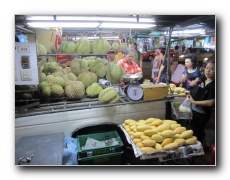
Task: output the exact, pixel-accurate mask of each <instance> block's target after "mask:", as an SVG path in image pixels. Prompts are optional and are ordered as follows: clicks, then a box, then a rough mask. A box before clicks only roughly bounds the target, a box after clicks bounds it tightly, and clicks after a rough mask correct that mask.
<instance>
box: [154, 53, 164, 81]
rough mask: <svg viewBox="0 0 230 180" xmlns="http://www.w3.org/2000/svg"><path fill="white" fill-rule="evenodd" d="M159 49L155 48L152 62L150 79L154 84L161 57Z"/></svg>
mask: <svg viewBox="0 0 230 180" xmlns="http://www.w3.org/2000/svg"><path fill="white" fill-rule="evenodd" d="M160 53H161V50H160V49H156V50H155V51H154V56H155V57H154V60H153V62H152V80H153V84H156V79H157V77H158V73H159V70H160V65H161V60H162V59H161V58H162V56H161V55H160Z"/></svg>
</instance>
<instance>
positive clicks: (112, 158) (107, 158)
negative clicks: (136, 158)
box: [78, 151, 123, 165]
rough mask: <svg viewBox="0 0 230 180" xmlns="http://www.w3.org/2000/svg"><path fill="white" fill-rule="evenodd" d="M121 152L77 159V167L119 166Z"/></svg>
mask: <svg viewBox="0 0 230 180" xmlns="http://www.w3.org/2000/svg"><path fill="white" fill-rule="evenodd" d="M122 153H123V151H122V152H116V153H110V154H105V155H98V156H93V157H85V158H82V159H78V164H79V165H121V155H122Z"/></svg>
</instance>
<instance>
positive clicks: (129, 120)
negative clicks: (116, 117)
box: [124, 119, 136, 125]
mask: <svg viewBox="0 0 230 180" xmlns="http://www.w3.org/2000/svg"><path fill="white" fill-rule="evenodd" d="M131 122H136V121H135V120H134V119H126V120H124V123H125V124H127V125H128V124H129V123H131Z"/></svg>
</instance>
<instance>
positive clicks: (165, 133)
mask: <svg viewBox="0 0 230 180" xmlns="http://www.w3.org/2000/svg"><path fill="white" fill-rule="evenodd" d="M175 134H176V133H175V132H174V131H173V130H164V131H162V132H161V133H160V135H162V136H163V137H164V138H171V137H173V136H174V135H175Z"/></svg>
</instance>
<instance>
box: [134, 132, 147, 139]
mask: <svg viewBox="0 0 230 180" xmlns="http://www.w3.org/2000/svg"><path fill="white" fill-rule="evenodd" d="M143 134H144V132H139V131H138V132H135V133H133V137H134V138H140V137H141V135H143Z"/></svg>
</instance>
